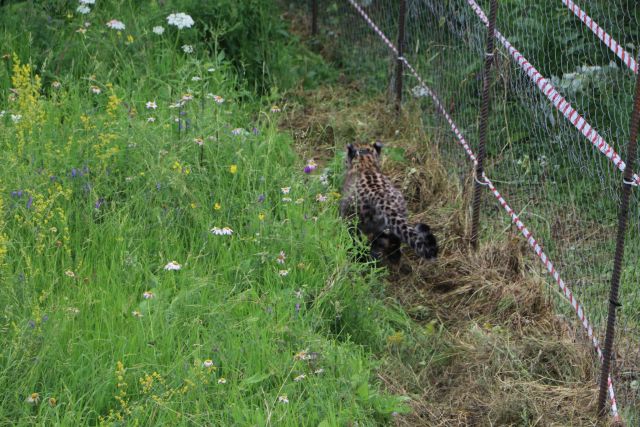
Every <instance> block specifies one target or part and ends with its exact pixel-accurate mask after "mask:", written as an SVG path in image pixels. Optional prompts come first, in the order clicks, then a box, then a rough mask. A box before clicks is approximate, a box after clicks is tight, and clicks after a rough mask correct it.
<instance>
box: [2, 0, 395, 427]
mask: <svg viewBox="0 0 640 427" xmlns="http://www.w3.org/2000/svg"><path fill="white" fill-rule="evenodd" d="M97 3H98V4H97V5H96V6H95V7H92V10H91V12H90V13H88V14H86V15H82V14H79V13H78V12H76V6H75V5H74V6H69V5H68V4H67V3H66V2H58V3H55V2H49V3H47V5H46V6H47V7H43V8H38V7H37V6H34V4H33V3H31V2H25V3H18V4H10V5H7V6H4V7H3V9H4V10H3V11H2V12H3V13H2V16H3V18H2V19H3V23H4V24H6V25H5V26H4V28H5V30H4V32H3V33H2V34H1V35H0V40H1V42H2V46H3V49H6V50H7V52H8V53H9V55H8V56H5V57H4V59H3V61H4V66H3V67H1V68H0V88H1V89H2V97H1V98H0V110H3V114H2V118H0V149H1V150H2V152H3V155H2V156H0V183H1V188H0V201H1V203H0V209H1V211H0V283H1V285H0V286H1V288H2V291H1V292H0V307H2V311H0V340H1V342H0V344H1V348H0V389H2V390H3V393H2V395H1V396H0V425H27V424H39V425H85V424H97V423H100V424H108V425H111V424H118V425H120V424H132V425H183V424H184V425H194V424H195V425H203V424H207V425H268V424H277V425H295V426H299V425H314V426H317V425H345V424H348V423H355V422H358V423H360V425H373V424H379V423H380V422H383V421H384V420H385V419H388V418H389V417H390V416H391V414H392V413H394V412H397V411H403V410H405V407H404V406H403V404H402V399H400V398H398V397H394V396H390V395H386V394H383V393H380V392H379V391H378V389H377V386H376V383H375V381H374V376H373V373H374V371H375V369H376V366H377V363H376V362H375V358H374V356H373V352H375V351H380V350H381V349H383V348H384V347H385V345H386V342H387V341H386V339H387V337H388V336H390V335H393V334H394V333H395V332H396V328H402V323H403V322H404V321H406V318H405V317H404V315H403V314H401V313H400V312H399V311H396V310H393V309H390V308H388V307H385V306H383V304H382V302H381V300H380V299H379V298H378V295H379V292H380V281H379V280H378V277H379V276H378V275H377V274H375V272H374V274H369V273H370V272H369V269H370V267H368V266H366V265H365V266H362V265H360V266H358V265H353V264H351V263H350V262H349V259H348V250H349V248H350V246H351V240H350V238H349V237H348V235H347V233H345V231H344V229H343V227H342V225H341V224H340V222H339V220H338V219H337V218H336V215H335V203H336V199H337V197H338V195H337V193H335V191H336V187H335V186H333V185H332V184H331V182H332V180H328V181H327V179H325V178H324V177H322V178H321V176H322V174H324V173H325V171H319V170H316V171H314V172H312V173H311V174H305V173H304V172H303V167H304V162H303V161H302V160H301V159H298V158H297V156H296V155H295V153H294V151H293V150H292V144H291V140H290V137H289V136H288V135H285V134H282V133H280V132H279V131H278V128H277V121H278V115H279V114H282V113H280V112H279V111H278V110H280V108H277V107H275V106H273V105H272V99H273V97H271V98H268V99H267V100H265V99H261V98H259V97H257V96H255V95H253V94H252V92H251V91H249V90H248V89H247V88H253V87H254V86H255V84H254V81H251V80H248V79H246V78H242V77H238V74H237V67H236V66H235V65H234V58H232V57H230V56H229V55H230V54H229V53H228V51H227V50H225V49H223V48H222V47H221V46H220V45H216V34H219V33H221V32H224V31H226V30H225V28H224V27H208V26H207V25H206V24H205V22H203V20H202V19H201V18H202V17H201V16H199V15H198V14H196V13H195V10H196V9H195V6H194V5H195V4H196V3H195V2H190V3H189V2H185V3H184V4H182V3H180V2H166V4H164V3H163V4H164V5H161V4H160V2H157V3H156V2H151V3H150V4H149V5H145V6H144V7H142V6H141V5H139V4H138V3H137V2H126V1H120V2H104V3H102V2H97ZM256 4H257V2H256ZM265 4H266V3H263V4H262V6H263V7H264V6H265ZM182 5H184V6H185V9H180V6H182ZM190 6H192V8H191V9H189V7H190ZM47 8H49V9H47ZM176 10H186V11H188V10H192V14H193V17H194V18H195V21H196V25H195V26H194V28H190V29H182V30H178V29H176V28H174V27H170V26H168V25H167V24H166V20H165V18H166V16H167V15H168V14H169V13H172V12H175V11H176ZM11 14H13V16H14V17H16V16H17V17H21V18H22V20H21V21H17V20H13V21H11V20H10V19H9V18H8V16H11ZM111 19H118V20H120V21H122V22H123V23H124V24H125V29H124V30H113V29H111V28H108V27H107V26H106V25H105V24H106V23H107V22H108V21H109V20H111ZM263 19H265V20H267V19H271V18H269V17H263ZM85 23H88V24H89V25H87V24H85ZM268 24H269V23H268V22H267V23H265V25H268ZM156 25H161V26H163V27H164V29H165V31H164V33H163V34H162V35H158V34H155V33H154V32H153V31H152V28H153V27H154V26H156ZM274 25H275V24H274ZM227 30H228V29H227ZM54 35H55V37H54ZM187 44H188V45H191V46H192V47H193V50H194V52H193V53H191V54H189V53H185V51H184V49H183V47H182V46H184V45H187ZM289 53H292V55H293V57H295V55H300V57H302V56H304V55H305V54H304V52H300V51H298V52H297V53H295V52H291V51H290V52H289ZM304 58H305V61H306V58H312V59H311V60H310V61H311V62H313V61H315V59H313V56H312V55H310V56H308V57H306V56H304ZM303 62H304V61H303ZM311 62H309V63H311ZM296 66H298V65H296ZM299 66H300V67H302V68H304V67H306V65H304V64H303V65H299ZM302 68H301V69H302ZM245 77H246V76H245ZM10 88H11V89H10ZM272 93H273V94H277V90H275V88H274V90H273V92H272ZM274 96H275V95H274ZM154 106H155V107H157V108H154ZM225 227H226V228H225ZM221 230H226V232H222V231H221ZM225 233H226V234H225ZM176 265H179V266H180V267H179V269H177V267H176Z"/></svg>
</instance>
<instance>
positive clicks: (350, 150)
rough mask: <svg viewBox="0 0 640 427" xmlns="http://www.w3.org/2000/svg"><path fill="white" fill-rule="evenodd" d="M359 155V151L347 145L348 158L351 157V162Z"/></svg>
mask: <svg viewBox="0 0 640 427" xmlns="http://www.w3.org/2000/svg"><path fill="white" fill-rule="evenodd" d="M356 154H358V150H356V147H355V146H354V145H353V144H348V145H347V156H348V157H349V161H351V160H353V158H354V157H355V156H356Z"/></svg>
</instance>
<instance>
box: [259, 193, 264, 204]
mask: <svg viewBox="0 0 640 427" xmlns="http://www.w3.org/2000/svg"><path fill="white" fill-rule="evenodd" d="M264 199H265V197H264V194H261V195H259V196H258V203H262V202H264Z"/></svg>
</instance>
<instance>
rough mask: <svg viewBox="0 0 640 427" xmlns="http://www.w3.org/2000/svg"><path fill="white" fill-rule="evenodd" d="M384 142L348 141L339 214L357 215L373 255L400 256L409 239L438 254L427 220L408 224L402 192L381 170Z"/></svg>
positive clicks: (419, 250)
mask: <svg viewBox="0 0 640 427" xmlns="http://www.w3.org/2000/svg"><path fill="white" fill-rule="evenodd" d="M381 151H382V144H380V143H379V142H376V143H374V144H371V145H355V144H349V145H347V173H346V177H345V181H344V186H343V188H342V194H343V199H342V201H341V202H340V215H341V216H342V217H343V218H345V219H349V220H351V219H356V220H357V224H358V231H359V232H360V233H362V234H364V235H366V236H367V237H368V238H369V241H370V243H371V255H372V256H373V258H375V259H381V258H385V259H387V260H388V261H390V262H394V263H395V262H398V261H399V260H400V255H401V254H400V244H401V243H406V244H407V245H409V246H411V248H412V249H413V250H414V251H415V252H416V254H418V256H420V257H422V258H426V259H431V258H435V257H436V256H437V255H438V246H437V243H436V238H435V236H434V235H433V234H432V233H431V229H430V228H429V226H428V225H426V224H415V225H409V223H408V222H407V205H406V202H405V200H404V197H403V196H402V193H401V192H400V191H399V190H398V189H397V188H395V187H394V186H393V184H392V183H391V181H390V180H389V178H387V177H386V176H385V175H384V174H383V173H382V171H381V170H380V152H381Z"/></svg>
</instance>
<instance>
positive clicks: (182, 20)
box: [167, 12, 194, 30]
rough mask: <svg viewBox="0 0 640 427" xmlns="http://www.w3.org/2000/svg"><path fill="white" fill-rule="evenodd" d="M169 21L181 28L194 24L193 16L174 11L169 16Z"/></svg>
mask: <svg viewBox="0 0 640 427" xmlns="http://www.w3.org/2000/svg"><path fill="white" fill-rule="evenodd" d="M167 23H168V24H169V25H174V26H176V27H178V29H179V30H181V29H183V28H191V27H192V26H193V24H194V22H193V18H192V17H190V16H189V15H187V14H186V13H182V12H180V13H172V14H171V15H169V16H167Z"/></svg>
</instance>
